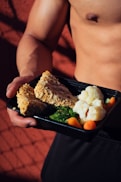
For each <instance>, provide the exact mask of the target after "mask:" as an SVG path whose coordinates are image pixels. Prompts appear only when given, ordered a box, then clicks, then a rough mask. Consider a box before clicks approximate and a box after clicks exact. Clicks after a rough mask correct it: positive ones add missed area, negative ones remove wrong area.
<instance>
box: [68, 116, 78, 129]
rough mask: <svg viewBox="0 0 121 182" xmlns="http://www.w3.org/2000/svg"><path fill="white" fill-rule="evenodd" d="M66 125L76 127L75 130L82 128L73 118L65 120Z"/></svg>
mask: <svg viewBox="0 0 121 182" xmlns="http://www.w3.org/2000/svg"><path fill="white" fill-rule="evenodd" d="M67 124H68V125H70V126H74V127H77V128H82V126H81V124H80V123H79V121H78V120H77V118H75V117H70V118H68V119H67Z"/></svg>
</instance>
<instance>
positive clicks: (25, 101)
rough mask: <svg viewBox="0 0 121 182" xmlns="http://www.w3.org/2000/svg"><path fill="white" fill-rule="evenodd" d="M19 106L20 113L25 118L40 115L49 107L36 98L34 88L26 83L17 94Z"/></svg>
mask: <svg viewBox="0 0 121 182" xmlns="http://www.w3.org/2000/svg"><path fill="white" fill-rule="evenodd" d="M16 96H17V104H18V108H19V109H20V113H21V114H22V115H25V116H33V115H38V114H40V113H41V112H42V111H43V110H44V109H45V108H46V107H47V105H46V104H45V103H43V102H41V101H40V100H39V99H37V98H36V97H35V94H34V88H33V87H31V86H30V85H29V84H27V83H25V84H24V85H22V86H21V87H20V88H19V90H18V92H17V95H16Z"/></svg>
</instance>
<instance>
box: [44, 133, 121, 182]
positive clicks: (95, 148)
mask: <svg viewBox="0 0 121 182" xmlns="http://www.w3.org/2000/svg"><path fill="white" fill-rule="evenodd" d="M41 177H42V180H43V182H89V181H92V182H108V181H109V182H121V141H120V140H115V139H112V138H110V137H109V135H107V134H106V133H105V132H103V134H99V135H98V136H96V137H94V139H93V140H91V141H83V140H81V139H74V138H71V137H69V136H65V135H62V134H57V136H56V137H55V139H54V141H53V144H52V146H51V148H50V150H49V153H48V155H47V158H46V160H45V163H44V166H43V170H42V173H41Z"/></svg>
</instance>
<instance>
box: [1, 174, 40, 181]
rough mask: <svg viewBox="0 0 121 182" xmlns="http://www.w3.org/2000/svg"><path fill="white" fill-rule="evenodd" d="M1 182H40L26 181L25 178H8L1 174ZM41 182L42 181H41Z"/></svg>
mask: <svg viewBox="0 0 121 182" xmlns="http://www.w3.org/2000/svg"><path fill="white" fill-rule="evenodd" d="M0 181H3V182H38V180H35V179H34V180H30V179H25V178H20V177H19V178H17V177H14V176H6V175H4V174H0ZM40 182H41V181H40Z"/></svg>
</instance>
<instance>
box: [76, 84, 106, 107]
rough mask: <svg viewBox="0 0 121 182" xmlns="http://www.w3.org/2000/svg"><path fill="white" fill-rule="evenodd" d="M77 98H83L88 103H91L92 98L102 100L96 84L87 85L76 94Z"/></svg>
mask: <svg viewBox="0 0 121 182" xmlns="http://www.w3.org/2000/svg"><path fill="white" fill-rule="evenodd" d="M78 99H81V100H84V101H85V102H87V103H88V104H89V105H91V104H92V102H93V100H95V99H100V100H103V99H104V97H103V94H102V92H101V90H100V89H99V88H98V87H97V86H88V87H86V89H85V90H83V91H82V92H81V94H79V95H78Z"/></svg>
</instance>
